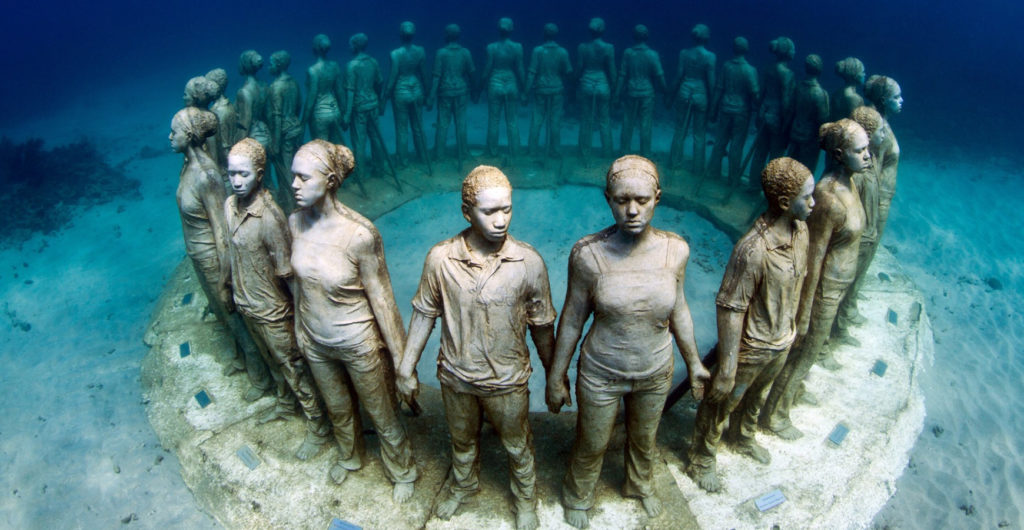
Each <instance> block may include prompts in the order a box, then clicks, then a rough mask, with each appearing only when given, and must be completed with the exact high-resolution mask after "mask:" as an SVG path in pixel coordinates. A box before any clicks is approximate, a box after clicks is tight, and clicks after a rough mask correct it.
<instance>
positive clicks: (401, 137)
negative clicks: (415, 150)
mask: <svg viewBox="0 0 1024 530" xmlns="http://www.w3.org/2000/svg"><path fill="white" fill-rule="evenodd" d="M391 110H392V111H393V112H394V113H395V165H396V166H397V167H405V164H406V161H407V159H408V158H409V104H408V103H399V102H398V100H397V99H396V100H394V101H392V102H391Z"/></svg>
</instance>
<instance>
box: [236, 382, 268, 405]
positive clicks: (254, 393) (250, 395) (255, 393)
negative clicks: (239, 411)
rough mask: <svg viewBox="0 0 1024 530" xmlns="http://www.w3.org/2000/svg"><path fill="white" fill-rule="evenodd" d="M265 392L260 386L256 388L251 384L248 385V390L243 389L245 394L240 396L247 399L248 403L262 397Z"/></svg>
mask: <svg viewBox="0 0 1024 530" xmlns="http://www.w3.org/2000/svg"><path fill="white" fill-rule="evenodd" d="M266 393H267V391H266V390H264V389H262V388H256V387H254V386H251V387H249V390H246V391H245V395H244V396H242V399H244V400H246V401H248V402H249V403H252V402H253V401H256V400H258V399H260V398H261V397H263V395H264V394H266Z"/></svg>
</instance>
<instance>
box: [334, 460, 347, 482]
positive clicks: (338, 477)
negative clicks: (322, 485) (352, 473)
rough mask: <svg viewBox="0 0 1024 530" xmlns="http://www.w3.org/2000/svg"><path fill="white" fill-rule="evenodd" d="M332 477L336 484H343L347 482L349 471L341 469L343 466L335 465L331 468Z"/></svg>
mask: <svg viewBox="0 0 1024 530" xmlns="http://www.w3.org/2000/svg"><path fill="white" fill-rule="evenodd" d="M330 475H331V480H333V481H334V483H335V484H341V483H342V482H345V479H346V478H348V470H347V469H345V468H343V467H341V464H334V465H333V466H332V467H331V473H330Z"/></svg>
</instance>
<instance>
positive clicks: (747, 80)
mask: <svg viewBox="0 0 1024 530" xmlns="http://www.w3.org/2000/svg"><path fill="white" fill-rule="evenodd" d="M732 48H733V53H734V54H735V56H734V57H733V58H732V59H729V60H728V61H726V62H725V64H724V65H722V73H721V75H720V76H719V77H718V85H717V86H716V87H715V95H714V97H713V98H712V105H711V119H712V121H717V122H718V125H717V127H716V131H715V147H714V148H713V149H712V150H711V162H710V163H709V164H708V174H709V175H710V176H711V177H712V178H721V176H722V157H724V156H726V153H728V155H729V173H728V177H727V178H728V182H729V183H731V184H736V183H738V181H739V177H740V172H741V171H742V168H740V165H741V164H740V162H741V161H742V160H743V147H744V145H743V144H744V143H745V142H746V140H747V131H748V130H749V129H750V114H751V112H752V110H753V105H754V103H756V102H757V99H758V97H759V94H760V93H761V88H760V85H759V83H758V81H757V71H756V70H754V67H753V66H750V63H748V62H747V58H746V55H747V51H748V50H749V49H750V45H749V44H748V43H747V39H745V38H743V37H736V39H735V40H733V46H732Z"/></svg>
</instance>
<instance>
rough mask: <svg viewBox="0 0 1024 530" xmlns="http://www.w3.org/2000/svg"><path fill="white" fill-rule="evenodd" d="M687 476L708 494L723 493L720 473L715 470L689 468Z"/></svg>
mask: <svg viewBox="0 0 1024 530" xmlns="http://www.w3.org/2000/svg"><path fill="white" fill-rule="evenodd" d="M686 474H687V475H689V476H690V478H691V479H693V481H694V482H696V483H697V486H699V487H700V489H702V490H704V491H706V492H708V493H718V492H719V491H722V483H721V482H719V480H718V473H716V472H715V468H713V467H712V468H703V467H695V466H688V467H687V468H686Z"/></svg>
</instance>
